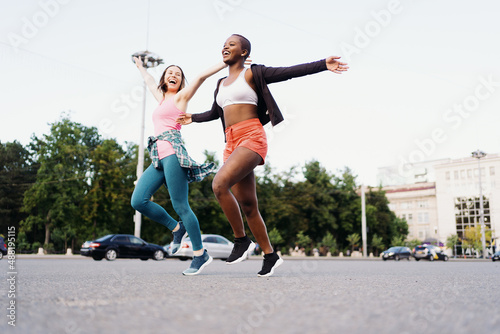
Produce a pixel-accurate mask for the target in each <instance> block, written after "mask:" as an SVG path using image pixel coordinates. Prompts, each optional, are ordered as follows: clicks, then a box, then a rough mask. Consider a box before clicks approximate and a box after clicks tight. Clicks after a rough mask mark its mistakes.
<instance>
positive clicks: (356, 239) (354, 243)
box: [347, 233, 361, 251]
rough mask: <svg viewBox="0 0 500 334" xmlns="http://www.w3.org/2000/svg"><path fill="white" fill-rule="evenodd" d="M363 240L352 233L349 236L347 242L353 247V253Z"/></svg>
mask: <svg viewBox="0 0 500 334" xmlns="http://www.w3.org/2000/svg"><path fill="white" fill-rule="evenodd" d="M360 240H361V237H360V236H359V234H358V233H352V234H349V235H348V236H347V242H348V243H349V246H350V247H351V251H354V247H356V246H358V245H359V241H360Z"/></svg>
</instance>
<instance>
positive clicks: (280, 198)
mask: <svg viewBox="0 0 500 334" xmlns="http://www.w3.org/2000/svg"><path fill="white" fill-rule="evenodd" d="M0 144H1V143H0ZM0 149H1V150H2V151H1V152H2V154H1V155H0V162H1V163H2V165H1V166H2V168H3V169H2V170H0V195H2V196H1V197H0V217H1V218H2V220H1V222H2V223H3V222H4V221H9V224H10V222H12V221H14V222H15V221H18V222H19V221H20V222H21V223H20V231H19V233H20V234H19V236H21V235H22V236H23V237H22V243H20V245H22V246H19V247H22V248H20V250H22V249H26V250H28V249H33V250H34V251H37V249H38V247H39V246H40V245H45V248H46V249H47V250H48V251H54V252H59V253H64V252H65V251H66V248H72V249H73V251H77V250H78V249H79V248H80V245H81V243H82V242H84V241H85V240H90V239H95V238H97V237H100V236H103V235H105V234H108V233H128V234H132V233H133V231H134V222H133V216H134V210H133V209H132V207H131V206H130V197H131V194H132V192H133V190H134V181H135V179H136V165H137V156H138V151H137V150H138V147H137V145H132V144H128V143H126V144H125V145H120V144H118V143H117V142H116V141H115V140H114V139H102V138H101V137H100V135H99V134H98V132H97V129H96V128H93V127H90V128H89V127H85V126H83V125H81V124H79V123H75V122H72V121H71V120H70V119H69V117H67V116H64V115H63V117H61V119H60V120H58V121H57V122H55V123H53V124H51V128H50V133H49V134H46V135H43V136H42V137H40V138H39V137H36V136H34V135H33V137H32V142H31V143H30V145H29V146H28V147H27V148H23V147H22V146H20V145H19V144H18V143H12V144H11V143H7V144H2V145H0ZM5 152H8V153H5ZM4 153H5V154H4ZM205 162H214V163H215V164H216V165H217V166H219V165H220V163H219V161H217V160H216V159H215V153H214V152H208V151H205ZM149 165H150V159H149V154H145V168H147V166H149ZM257 172H258V173H257V175H256V187H257V194H258V201H259V211H260V213H261V215H262V217H263V219H264V221H265V222H266V225H267V228H268V231H269V238H270V240H271V243H272V244H273V245H274V246H276V248H277V249H282V251H283V252H285V251H286V249H288V248H289V247H294V246H295V245H299V246H300V247H303V248H305V249H306V252H309V251H310V250H311V248H312V247H313V246H316V245H318V247H319V248H321V249H320V250H321V253H322V254H325V253H326V251H331V252H332V253H333V252H337V251H338V250H339V249H345V248H346V247H351V248H352V249H354V247H355V246H357V245H359V243H360V237H359V233H360V231H361V200H360V195H359V194H358V191H359V186H358V185H357V184H356V175H354V174H353V173H352V171H351V170H350V169H349V168H347V167H346V168H345V169H344V170H341V171H338V172H337V173H336V174H331V173H329V172H328V171H327V170H326V169H325V168H324V167H322V166H321V164H320V163H319V162H318V161H310V162H308V163H306V164H305V165H304V166H303V167H302V168H300V167H299V166H296V167H293V168H291V169H290V170H288V171H284V172H280V173H274V172H273V169H272V167H271V165H269V164H267V165H265V166H264V167H263V169H260V170H257ZM30 177H31V178H30ZM212 180H213V175H211V176H208V177H207V178H205V179H204V180H203V181H202V182H194V183H191V184H190V186H189V203H190V206H191V208H192V209H193V211H194V212H195V214H196V215H197V217H198V220H199V222H200V228H201V230H202V232H203V233H216V234H221V235H223V236H225V237H227V238H229V239H232V238H233V233H232V230H231V227H230V225H229V223H228V222H227V219H226V217H225V215H224V213H223V212H222V210H221V208H220V206H219V204H218V202H217V200H216V198H215V196H214V194H213V191H212ZM21 184H23V186H20V185H21ZM16 187H17V188H16ZM23 187H24V188H23ZM4 194H12V196H13V197H12V198H17V203H22V205H20V204H19V205H18V207H17V208H16V207H15V206H12V205H10V204H8V203H7V199H6V197H8V196H5V195H4ZM152 200H153V201H154V202H156V203H158V204H159V205H161V206H163V207H164V208H165V209H166V210H167V212H169V214H170V215H171V216H172V217H174V218H178V217H177V214H176V213H175V211H174V210H173V208H172V203H171V201H170V195H169V193H168V190H167V189H166V187H161V188H160V189H159V190H158V191H157V192H156V193H155V194H154V196H153V198H152ZM14 202H15V201H12V202H11V203H14ZM6 203H7V204H6ZM14 204H15V203H14ZM387 204H388V202H387V198H386V197H385V194H384V193H383V192H382V191H380V190H372V189H370V191H369V193H368V194H367V206H366V207H367V223H368V228H369V229H368V231H369V235H368V237H369V239H370V238H371V247H372V248H373V249H374V250H379V249H380V248H383V245H384V244H385V245H387V244H389V243H390V241H391V240H392V239H393V238H403V236H404V237H405V236H406V235H407V233H408V228H407V225H406V222H405V221H403V220H400V219H397V217H396V216H395V215H394V213H392V212H391V211H390V210H389V208H388V205H387ZM9 205H10V206H9ZM4 217H10V218H6V219H10V220H4V219H3V218H4ZM247 233H248V234H251V231H249V230H248V228H247ZM171 235H172V234H171V232H170V231H168V230H167V229H166V228H165V227H164V226H163V225H161V224H158V223H156V222H153V221H151V220H149V219H148V218H146V217H144V216H143V223H142V226H141V236H142V237H143V238H144V239H145V240H147V241H149V242H153V243H157V244H160V245H163V244H167V243H168V242H170V240H171ZM355 236H357V237H356V238H355Z"/></svg>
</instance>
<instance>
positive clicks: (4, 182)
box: [0, 141, 38, 231]
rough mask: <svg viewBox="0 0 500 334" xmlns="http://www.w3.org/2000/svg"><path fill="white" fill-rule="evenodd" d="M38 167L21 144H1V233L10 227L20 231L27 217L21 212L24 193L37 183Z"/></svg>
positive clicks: (15, 142)
mask: <svg viewBox="0 0 500 334" xmlns="http://www.w3.org/2000/svg"><path fill="white" fill-rule="evenodd" d="M37 168H38V165H37V164H35V163H33V161H32V160H31V156H30V154H29V151H28V150H27V149H26V148H24V147H23V146H22V145H21V144H20V143H18V142H17V141H14V142H12V143H5V144H3V143H1V142H0V231H7V228H8V227H10V226H14V227H16V231H18V230H19V222H20V221H21V220H23V219H26V217H27V215H26V214H25V213H23V212H21V207H22V205H23V197H24V192H25V191H26V190H28V189H29V187H30V186H31V184H32V183H33V182H34V181H35V175H36V171H37Z"/></svg>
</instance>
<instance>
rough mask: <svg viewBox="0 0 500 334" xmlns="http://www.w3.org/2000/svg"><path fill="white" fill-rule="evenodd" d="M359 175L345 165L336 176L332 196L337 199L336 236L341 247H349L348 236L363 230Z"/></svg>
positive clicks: (335, 212)
mask: <svg viewBox="0 0 500 334" xmlns="http://www.w3.org/2000/svg"><path fill="white" fill-rule="evenodd" d="M356 178H357V176H356V175H354V174H353V173H352V171H351V170H350V169H349V168H348V167H345V168H344V170H343V171H340V176H335V177H334V179H333V180H334V186H335V190H334V192H333V194H332V196H333V197H334V199H335V202H336V203H337V204H336V209H335V210H334V215H335V220H336V225H335V231H334V233H335V236H336V237H337V243H338V244H339V247H340V248H341V249H345V248H346V247H348V244H346V242H347V237H348V236H349V235H351V234H353V233H355V232H357V231H361V197H360V196H359V195H358V194H357V192H356V190H357V188H358V186H357V185H356ZM367 209H368V207H367Z"/></svg>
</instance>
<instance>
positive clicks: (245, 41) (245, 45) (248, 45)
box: [233, 34, 252, 59]
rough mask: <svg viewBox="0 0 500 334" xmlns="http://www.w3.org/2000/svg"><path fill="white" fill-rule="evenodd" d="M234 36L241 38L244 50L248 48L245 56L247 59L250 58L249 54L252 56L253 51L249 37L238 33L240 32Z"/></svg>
mask: <svg viewBox="0 0 500 334" xmlns="http://www.w3.org/2000/svg"><path fill="white" fill-rule="evenodd" d="M233 36H236V37H238V38H239V39H240V43H241V48H242V49H243V50H247V51H248V52H247V55H246V56H245V59H247V58H248V56H250V51H252V44H251V43H250V41H249V40H248V38H246V37H245V36H242V35H238V34H233Z"/></svg>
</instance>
